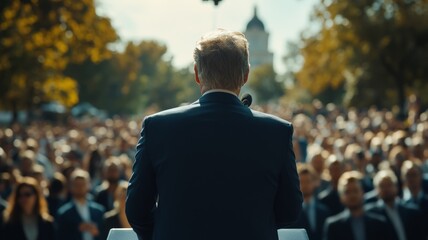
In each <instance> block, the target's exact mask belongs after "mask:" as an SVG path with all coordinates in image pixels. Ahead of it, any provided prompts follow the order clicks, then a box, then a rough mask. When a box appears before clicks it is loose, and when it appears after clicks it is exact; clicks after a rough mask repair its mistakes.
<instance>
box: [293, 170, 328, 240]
mask: <svg viewBox="0 0 428 240" xmlns="http://www.w3.org/2000/svg"><path fill="white" fill-rule="evenodd" d="M297 172H298V174H299V179H300V190H301V191H302V194H303V201H304V202H303V211H302V212H301V213H300V216H299V218H298V219H297V221H296V222H295V223H293V224H292V225H291V227H290V228H304V229H306V232H307V233H308V236H309V239H311V240H321V239H322V236H323V232H322V231H323V227H324V222H325V220H326V219H327V217H329V216H330V211H329V209H328V208H327V206H325V205H324V204H322V203H320V202H319V201H318V199H317V198H316V197H314V193H315V192H316V187H317V182H318V176H317V174H316V172H315V170H314V169H313V168H312V167H311V166H310V165H307V164H298V165H297Z"/></svg>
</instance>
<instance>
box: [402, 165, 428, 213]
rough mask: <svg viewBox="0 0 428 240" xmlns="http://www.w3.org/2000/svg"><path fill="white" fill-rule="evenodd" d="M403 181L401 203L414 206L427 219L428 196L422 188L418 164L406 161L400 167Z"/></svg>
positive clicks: (420, 169)
mask: <svg viewBox="0 0 428 240" xmlns="http://www.w3.org/2000/svg"><path fill="white" fill-rule="evenodd" d="M401 177H402V180H403V186H404V188H403V201H404V203H405V204H406V205H416V206H417V207H418V208H419V209H420V210H422V211H423V212H424V214H425V215H426V216H427V217H428V195H427V194H426V193H425V192H424V190H423V188H422V183H423V172H422V168H421V166H420V165H419V164H417V163H415V162H413V161H410V160H406V161H405V162H404V163H403V166H402V167H401Z"/></svg>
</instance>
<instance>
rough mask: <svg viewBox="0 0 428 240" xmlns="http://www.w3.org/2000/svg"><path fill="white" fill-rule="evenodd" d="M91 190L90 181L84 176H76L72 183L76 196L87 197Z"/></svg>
mask: <svg viewBox="0 0 428 240" xmlns="http://www.w3.org/2000/svg"><path fill="white" fill-rule="evenodd" d="M88 191H89V183H88V181H86V179H84V178H76V179H75V180H74V181H73V182H72V183H71V194H72V195H73V197H74V198H86V194H87V193H88Z"/></svg>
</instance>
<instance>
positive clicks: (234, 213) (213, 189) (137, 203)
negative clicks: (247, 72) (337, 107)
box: [126, 92, 302, 240]
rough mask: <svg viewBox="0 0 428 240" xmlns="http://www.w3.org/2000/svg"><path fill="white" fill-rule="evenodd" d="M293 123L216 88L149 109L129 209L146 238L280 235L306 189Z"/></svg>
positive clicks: (132, 220)
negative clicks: (188, 102)
mask: <svg viewBox="0 0 428 240" xmlns="http://www.w3.org/2000/svg"><path fill="white" fill-rule="evenodd" d="M292 134H293V128H292V125H291V124H290V123H289V122H287V121H284V120H282V119H280V118H277V117H274V116H272V115H268V114H264V113H260V112H256V111H252V110H250V109H249V108H248V107H245V106H244V105H243V104H242V103H241V102H240V100H239V99H238V98H237V97H236V96H234V95H232V94H228V93H222V92H213V93H208V94H205V95H203V96H202V97H201V98H200V99H199V101H197V102H195V103H193V104H191V105H188V106H184V107H179V108H175V109H171V110H167V111H164V112H161V113H158V114H155V115H152V116H149V117H147V118H146V119H145V120H144V123H143V129H142V131H141V138H140V140H139V142H138V145H137V153H136V156H135V163H134V166H133V174H132V177H131V179H130V182H129V187H128V197H127V202H126V213H127V217H128V220H129V222H130V224H131V225H132V227H133V229H134V230H135V231H136V233H137V234H138V236H139V238H140V239H144V240H146V239H147V240H151V239H156V240H170V239H175V240H193V239H195V240H210V239H223V240H227V239H246V240H250V239H254V240H262V239H263V240H274V239H278V235H277V228H283V227H286V226H288V225H289V224H291V223H293V222H294V221H295V220H296V219H297V217H298V215H299V213H300V210H301V207H302V195H301V192H300V189H299V178H298V175H297V171H296V163H295V156H294V153H293V146H292Z"/></svg>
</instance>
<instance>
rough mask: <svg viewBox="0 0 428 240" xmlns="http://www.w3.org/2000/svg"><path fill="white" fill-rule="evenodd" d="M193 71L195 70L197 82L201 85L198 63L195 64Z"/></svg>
mask: <svg viewBox="0 0 428 240" xmlns="http://www.w3.org/2000/svg"><path fill="white" fill-rule="evenodd" d="M193 71H194V72H195V82H196V83H197V84H199V85H201V80H200V79H199V73H198V67H196V64H195V65H193Z"/></svg>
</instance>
